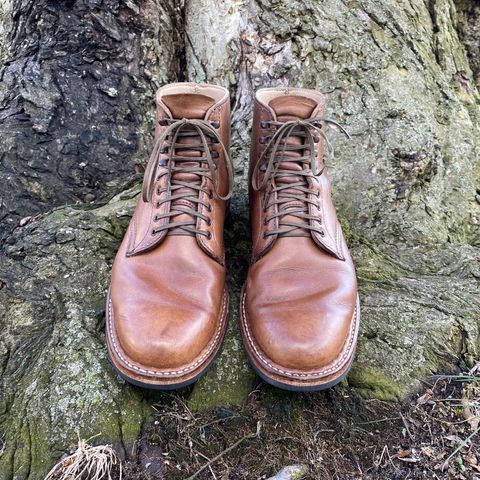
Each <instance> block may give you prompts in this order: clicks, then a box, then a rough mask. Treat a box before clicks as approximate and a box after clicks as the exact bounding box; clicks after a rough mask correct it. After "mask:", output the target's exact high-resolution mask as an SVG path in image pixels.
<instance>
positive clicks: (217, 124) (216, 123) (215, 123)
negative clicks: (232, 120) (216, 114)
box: [212, 120, 220, 128]
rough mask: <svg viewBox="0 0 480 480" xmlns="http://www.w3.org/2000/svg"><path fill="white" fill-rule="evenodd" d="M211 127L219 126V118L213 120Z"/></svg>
mask: <svg viewBox="0 0 480 480" xmlns="http://www.w3.org/2000/svg"><path fill="white" fill-rule="evenodd" d="M212 127H213V128H220V120H215V121H213V122H212Z"/></svg>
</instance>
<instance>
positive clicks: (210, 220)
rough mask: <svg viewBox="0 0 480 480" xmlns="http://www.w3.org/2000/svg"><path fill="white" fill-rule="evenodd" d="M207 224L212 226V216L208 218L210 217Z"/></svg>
mask: <svg viewBox="0 0 480 480" xmlns="http://www.w3.org/2000/svg"><path fill="white" fill-rule="evenodd" d="M207 225H208V226H209V227H211V226H212V219H211V218H208V219H207Z"/></svg>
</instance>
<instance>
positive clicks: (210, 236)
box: [207, 232, 212, 240]
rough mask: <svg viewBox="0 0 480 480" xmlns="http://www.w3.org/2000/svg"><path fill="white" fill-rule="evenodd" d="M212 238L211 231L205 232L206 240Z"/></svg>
mask: <svg viewBox="0 0 480 480" xmlns="http://www.w3.org/2000/svg"><path fill="white" fill-rule="evenodd" d="M211 239H212V232H208V234H207V240H211Z"/></svg>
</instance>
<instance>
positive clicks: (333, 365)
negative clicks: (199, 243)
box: [240, 88, 360, 390]
mask: <svg viewBox="0 0 480 480" xmlns="http://www.w3.org/2000/svg"><path fill="white" fill-rule="evenodd" d="M324 112H325V98H324V96H323V95H322V94H320V93H318V92H315V91H313V90H306V89H289V90H286V89H282V88H266V89H261V90H259V91H258V92H257V94H256V98H255V110H254V117H253V132H252V146H251V158H250V175H249V181H250V219H251V224H252V242H253V257H252V264H251V266H250V269H249V272H248V277H247V281H246V284H245V286H244V290H243V294H242V300H241V308H240V310H241V312H240V313H241V327H242V334H243V339H244V342H245V346H246V349H247V353H248V356H249V358H250V360H251V362H252V364H253V366H254V367H255V369H256V370H257V372H258V373H259V375H260V376H261V377H262V378H263V379H264V380H266V381H267V382H269V383H271V384H273V385H275V386H278V387H281V388H285V389H289V390H322V389H325V388H328V387H331V386H333V385H335V384H336V383H338V382H340V381H341V380H342V379H343V378H344V377H345V376H346V375H347V373H348V370H349V367H350V365H351V363H352V360H353V356H354V351H355V344H356V340H357V335H358V325H359V319H360V310H359V304H358V296H357V282H356V277H355V269H354V266H353V263H352V259H351V257H350V255H349V253H348V249H347V246H346V244H345V240H344V238H343V234H342V229H341V227H340V224H339V223H338V220H337V216H336V213H335V208H334V206H333V203H332V199H331V193H332V188H331V184H330V180H329V179H328V175H327V172H326V169H325V166H324V163H323V153H324V147H325V145H326V144H327V145H328V141H327V139H326V136H325V133H324V131H325V127H326V126H327V125H328V124H329V123H336V122H333V121H331V120H327V119H325V118H324Z"/></svg>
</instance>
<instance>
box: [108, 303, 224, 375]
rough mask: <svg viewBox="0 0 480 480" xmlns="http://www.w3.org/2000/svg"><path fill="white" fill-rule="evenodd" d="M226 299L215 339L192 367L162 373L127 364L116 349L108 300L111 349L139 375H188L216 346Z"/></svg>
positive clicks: (110, 306)
mask: <svg viewBox="0 0 480 480" xmlns="http://www.w3.org/2000/svg"><path fill="white" fill-rule="evenodd" d="M227 298H228V295H224V299H223V303H222V309H221V320H220V323H219V328H218V330H217V333H216V334H215V337H214V338H213V341H212V344H211V345H210V347H209V348H208V350H207V351H206V352H205V353H204V354H203V355H202V356H201V357H200V358H199V359H198V360H197V361H196V362H195V363H193V364H192V365H190V366H189V367H186V368H182V369H181V370H172V371H164V370H146V369H144V368H140V367H137V366H136V365H133V364H132V363H131V362H129V361H128V360H127V359H126V358H124V357H123V355H122V354H121V353H120V352H119V350H118V347H117V342H116V341H115V337H114V335H113V320H112V319H113V308H112V299H111V298H109V299H108V317H109V318H108V330H109V333H110V339H111V341H112V345H113V348H114V350H115V352H116V354H117V355H118V357H119V358H120V359H121V360H122V361H123V362H124V363H125V364H126V365H128V366H129V367H130V368H132V369H134V370H136V371H138V372H141V373H146V374H150V375H158V374H160V375H178V374H179V373H180V374H181V373H188V372H190V371H192V370H194V369H195V368H196V367H197V366H198V365H199V364H200V363H202V362H203V361H204V360H205V358H206V357H208V356H209V355H210V353H211V352H212V350H213V349H214V348H215V347H216V346H217V340H218V338H219V337H220V335H221V333H222V330H223V324H224V323H225V307H226V303H227Z"/></svg>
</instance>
